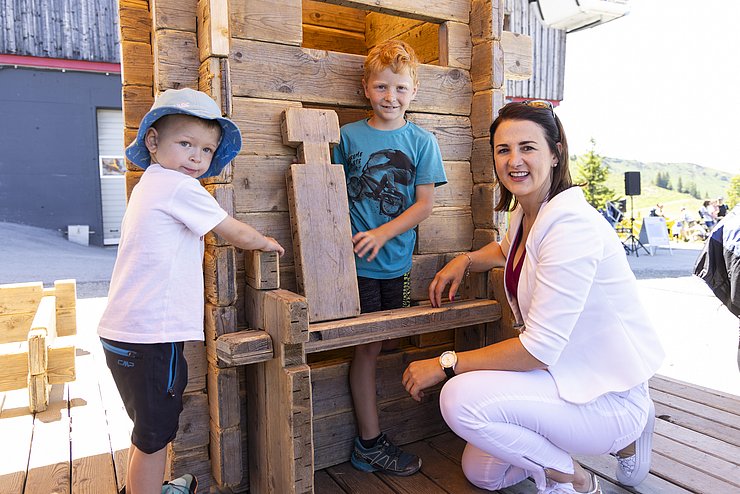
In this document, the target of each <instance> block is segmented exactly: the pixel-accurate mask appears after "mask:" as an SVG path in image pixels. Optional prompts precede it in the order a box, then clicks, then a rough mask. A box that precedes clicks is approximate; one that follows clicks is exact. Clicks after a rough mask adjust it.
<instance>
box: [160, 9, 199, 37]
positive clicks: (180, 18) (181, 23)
mask: <svg viewBox="0 0 740 494" xmlns="http://www.w3.org/2000/svg"><path fill="white" fill-rule="evenodd" d="M149 3H150V5H149V7H150V9H151V12H152V25H153V28H154V30H155V31H159V30H161V29H176V30H179V31H188V32H191V33H194V32H195V31H196V29H197V26H196V17H195V15H193V14H194V13H195V12H196V6H197V0H150V2H149ZM153 36H159V33H156V34H154V35H153Z"/></svg>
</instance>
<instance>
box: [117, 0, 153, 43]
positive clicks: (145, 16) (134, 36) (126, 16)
mask: <svg viewBox="0 0 740 494" xmlns="http://www.w3.org/2000/svg"><path fill="white" fill-rule="evenodd" d="M118 19H119V22H120V26H121V40H123V41H138V42H141V43H149V37H150V35H151V32H152V16H151V14H150V13H149V8H148V5H147V2H138V3H134V2H119V3H118Z"/></svg>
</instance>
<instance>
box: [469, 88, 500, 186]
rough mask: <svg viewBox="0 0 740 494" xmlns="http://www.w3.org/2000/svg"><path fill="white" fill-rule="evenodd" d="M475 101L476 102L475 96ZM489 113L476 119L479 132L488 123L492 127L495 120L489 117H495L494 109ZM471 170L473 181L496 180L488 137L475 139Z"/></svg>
mask: <svg viewBox="0 0 740 494" xmlns="http://www.w3.org/2000/svg"><path fill="white" fill-rule="evenodd" d="M491 94H492V93H491ZM502 96H503V93H502ZM473 102H474V103H475V102H476V98H475V96H474V97H473ZM502 102H503V99H502ZM478 110H481V109H478ZM474 112H475V110H474ZM475 113H476V115H481V113H480V111H477V112H475ZM487 113H488V115H487V116H484V117H483V118H482V119H481V120H477V121H476V129H478V130H477V132H478V133H480V132H481V130H480V129H482V128H484V127H485V125H486V124H488V129H490V127H491V124H492V123H493V120H491V121H488V119H489V118H492V117H493V113H492V109H491V110H488V112H487ZM472 120H473V114H471V122H472ZM488 129H486V132H489V130H488ZM470 171H471V172H472V174H473V182H475V183H476V184H479V183H491V182H494V181H495V180H496V176H495V173H494V170H493V152H492V151H491V143H490V141H489V138H488V137H480V138H476V139H473V151H472V153H471V156H470Z"/></svg>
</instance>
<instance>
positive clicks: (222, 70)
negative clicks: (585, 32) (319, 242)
mask: <svg viewBox="0 0 740 494" xmlns="http://www.w3.org/2000/svg"><path fill="white" fill-rule="evenodd" d="M503 23H504V3H503V0H472V1H471V0H449V1H446V2H442V3H436V4H429V3H425V2H418V1H416V0H393V1H381V2H378V1H370V0H337V1H329V2H317V1H313V0H304V1H302V2H301V1H300V0H280V1H277V2H276V1H267V0H228V1H227V0H198V1H196V0H186V1H180V0H177V1H176V0H149V1H146V0H138V1H137V0H121V1H120V24H121V44H122V54H123V55H122V65H123V67H122V69H123V70H122V79H123V108H124V121H125V126H126V128H125V144H128V143H129V142H131V141H132V140H133V139H134V137H135V134H136V131H137V126H138V123H139V121H140V120H141V118H142V116H143V115H144V114H145V113H146V112H147V111H148V109H149V107H150V106H151V104H152V102H153V100H154V97H155V95H157V94H159V93H161V92H162V91H164V90H166V89H169V88H183V87H190V88H194V89H200V90H202V91H205V92H206V93H208V94H209V95H210V96H211V97H213V98H214V100H216V101H217V102H218V103H219V105H220V106H221V108H222V112H223V114H224V115H226V116H228V117H230V118H231V119H233V120H234V121H235V122H236V123H237V125H238V126H239V127H240V129H241V131H242V134H243V148H242V152H241V154H240V155H239V156H237V158H236V159H235V160H234V161H233V162H232V164H231V165H229V166H228V167H227V168H226V169H225V170H224V171H223V172H222V173H221V174H220V176H218V177H212V178H208V179H204V180H202V182H203V185H204V186H205V187H206V188H207V189H208V190H209V191H210V192H211V193H212V194H213V195H214V197H215V198H216V199H217V200H218V202H219V203H220V204H221V205H222V206H223V207H224V209H226V210H227V211H228V212H229V213H230V214H232V215H234V216H235V217H236V218H237V219H239V220H242V221H244V222H246V223H248V224H250V225H252V226H253V227H255V228H256V229H257V230H259V231H261V232H263V233H264V234H266V235H270V236H272V237H274V238H276V239H277V240H278V241H279V242H280V243H281V244H282V245H283V246H284V247H285V248H286V253H285V255H284V256H283V257H282V258H281V259H280V260H279V262H277V259H276V258H275V256H271V255H266V254H262V255H260V254H258V253H253V252H242V251H240V250H238V249H235V248H234V247H233V246H231V245H228V244H227V243H226V242H225V241H224V240H223V239H221V238H219V237H218V236H217V235H215V234H209V235H208V236H207V238H206V253H205V262H204V270H205V283H206V286H205V293H206V320H205V338H206V343H205V345H203V344H202V343H197V342H191V343H188V344H187V345H186V356H187V359H188V362H189V366H190V378H189V383H188V387H187V389H186V394H185V396H184V407H185V408H184V411H183V414H182V416H181V419H180V432H179V433H178V436H177V439H176V440H175V441H174V442H173V443H172V444H171V445H170V448H169V455H168V456H169V460H170V461H169V465H170V469H171V473H172V475H174V476H177V475H180V474H182V473H183V472H192V473H195V474H197V475H198V477H199V479H201V489H207V488H208V487H209V486H214V487H218V488H228V489H231V490H233V491H236V492H244V491H246V490H249V491H250V492H255V493H258V492H278V493H288V492H301V493H302V492H313V490H314V472H315V471H318V470H320V469H322V468H326V467H329V466H331V465H335V464H337V463H342V462H344V461H346V460H347V458H348V457H349V453H350V451H351V444H352V440H353V438H354V436H355V435H356V432H355V422H354V420H355V419H354V412H353V409H352V403H351V397H350V393H349V387H348V378H347V375H348V369H349V360H350V356H351V349H352V347H353V346H354V345H356V344H358V343H365V342H369V341H378V340H385V339H391V338H401V341H402V345H401V347H400V350H398V351H396V352H393V353H389V354H387V355H381V358H380V359H379V362H378V382H379V384H378V403H379V413H380V418H381V422H382V424H383V428H384V430H387V431H388V434H389V436H390V437H391V438H392V439H393V440H394V441H396V442H397V443H399V444H404V443H408V442H412V441H416V440H419V439H423V438H425V437H429V436H432V435H434V434H439V433H441V432H444V431H446V430H447V429H446V425H445V424H444V421H443V420H442V418H441V415H440V412H439V407H438V403H437V397H438V393H439V387H437V388H435V389H433V390H431V392H429V393H427V395H428V397H427V398H426V399H425V400H424V402H423V403H422V404H420V405H417V404H416V403H415V402H414V401H413V400H412V399H411V398H410V397H409V396H408V395H407V393H406V392H405V390H404V389H403V387H402V386H401V383H400V375H401V373H402V371H403V368H404V367H405V366H406V365H407V363H408V362H409V361H411V360H415V359H419V358H427V357H430V356H433V355H439V354H440V353H441V352H442V351H444V350H446V349H451V348H455V349H457V350H464V349H470V348H476V347H479V346H481V345H485V344H487V343H489V342H492V341H494V340H497V339H501V338H505V337H508V336H510V335H511V328H510V324H509V325H507V322H509V323H510V314H509V313H508V307H502V306H501V305H499V304H498V303H497V302H496V301H495V299H496V298H497V297H496V296H495V294H494V293H492V292H493V288H489V282H488V280H487V277H486V276H475V277H471V279H470V281H469V283H468V286H466V289H465V292H466V297H464V299H465V300H462V301H458V302H455V303H453V304H449V305H446V306H445V307H443V308H441V309H432V308H431V307H430V306H429V304H428V302H427V303H425V299H427V294H426V288H427V286H428V284H429V282H430V281H431V279H432V278H433V276H434V274H435V273H436V271H437V270H438V269H440V268H441V267H442V266H443V265H444V264H445V263H446V262H447V261H448V260H449V259H451V257H453V256H455V255H457V254H459V253H460V252H466V251H470V250H471V249H474V248H478V247H480V246H482V245H484V244H485V243H487V242H489V241H491V240H492V239H496V238H498V235H499V232H500V231H502V230H500V229H499V226H500V225H502V224H503V223H504V221H505V219H504V218H503V217H499V215H498V214H497V213H494V211H493V206H494V203H495V194H496V192H495V184H494V183H493V180H494V178H493V162H492V157H491V153H490V148H489V144H488V138H489V136H488V131H489V126H490V123H491V122H492V120H493V117H494V115H495V114H496V113H497V111H498V108H500V107H501V106H502V105H503V104H504V100H505V89H504V87H505V84H506V80H507V79H509V80H513V79H526V78H528V77H529V76H530V75H531V68H532V41H531V38H529V37H528V36H525V35H519V34H515V33H512V32H508V31H504V30H503ZM391 38H397V39H402V40H404V41H407V42H408V43H409V44H411V45H412V46H413V47H414V49H415V50H416V52H417V54H418V55H419V58H420V61H421V62H422V65H421V66H420V68H419V79H420V89H419V93H418V96H417V98H416V100H415V101H414V102H413V103H412V104H411V107H410V109H409V112H408V113H407V118H408V119H409V120H411V121H413V122H415V123H417V124H419V125H421V126H422V127H424V128H426V129H427V130H429V131H431V132H433V133H434V134H435V135H436V137H437V139H438V141H439V144H440V149H441V152H442V157H443V160H444V165H445V170H446V173H447V177H448V183H447V184H446V185H445V186H444V187H441V188H439V189H438V190H437V192H436V194H435V204H434V210H433V213H432V214H431V216H430V217H429V218H428V219H427V220H425V221H424V222H422V223H421V224H420V225H419V226H418V239H417V246H416V250H415V255H414V260H413V268H412V274H411V278H412V291H411V295H412V303H413V306H412V307H411V308H408V309H399V310H396V311H389V312H383V313H375V314H363V315H361V316H357V315H356V313H357V312H358V311H357V312H354V313H349V314H348V315H345V316H341V317H344V318H342V319H339V320H336V319H337V317H338V316H337V314H334V313H331V312H329V313H328V314H329V315H323V316H322V315H321V314H317V313H316V307H318V306H319V305H323V304H326V303H327V300H330V299H332V298H333V297H335V295H336V294H337V293H340V292H342V290H335V291H332V290H331V289H329V287H328V286H327V287H326V288H325V289H324V290H323V292H322V291H321V290H319V291H318V292H317V293H311V292H310V290H309V287H308V284H307V280H309V281H310V280H312V281H314V282H316V281H318V282H319V284H321V283H324V284H325V285H326V283H325V282H326V279H319V280H316V279H312V278H311V277H316V276H318V277H320V276H321V273H322V272H323V271H322V270H324V269H325V268H327V267H331V266H321V265H320V261H319V260H318V259H317V257H316V256H314V257H311V256H306V255H305V254H306V252H307V250H308V249H300V246H301V245H303V244H305V243H306V242H307V240H306V238H305V235H304V234H301V235H302V237H301V238H300V240H297V236H298V235H297V234H296V231H297V227H298V226H299V225H297V224H296V223H300V222H301V221H302V220H301V217H300V216H301V215H300V214H299V213H300V211H301V210H300V209H298V210H297V208H296V207H291V204H293V203H294V202H295V201H300V198H299V194H298V193H297V192H296V191H295V190H296V188H297V187H298V188H300V187H302V186H301V185H300V183H301V182H300V179H297V178H296V173H297V172H295V171H291V168H293V167H296V166H300V167H304V168H303V169H304V170H315V169H318V168H314V167H319V164H317V163H315V160H314V161H311V160H310V159H307V158H308V156H309V155H311V153H309V152H307V149H308V147H307V144H306V140H307V139H308V138H306V137H302V138H301V137H291V131H292V129H294V125H292V124H290V121H291V120H292V119H293V118H294V117H292V115H302V113H301V112H302V111H303V112H305V111H318V112H319V113H321V114H322V115H335V116H334V117H333V118H334V119H337V127H336V129H337V130H338V125H339V124H344V123H348V122H351V121H355V120H358V119H360V118H364V117H365V116H366V115H367V112H368V109H369V105H368V103H367V101H366V99H365V97H364V94H363V92H362V90H361V84H360V81H361V79H362V73H363V72H362V71H363V62H364V57H365V55H366V54H367V52H368V50H369V49H370V48H372V47H373V46H374V45H375V44H377V43H378V42H380V41H383V40H386V39H391ZM295 118H299V117H295ZM322 118H323V117H322ZM329 118H331V117H329ZM327 125H329V126H330V127H331V126H332V125H333V124H327ZM336 138H338V135H337V136H336ZM319 141H321V139H319ZM329 142H336V141H332V139H330V138H325V139H324V140H323V142H318V143H315V144H318V145H319V147H320V146H325V150H326V151H328V146H329ZM301 143H302V144H301ZM294 146H299V150H298V151H299V152H298V155H299V156H300V157H301V158H304V160H303V163H305V164H303V165H294V164H293V163H294V161H296V149H295V148H294ZM318 154H319V155H321V154H322V153H321V152H319V153H318ZM326 156H328V155H326ZM127 166H128V171H127V173H126V180H127V188H128V190H129V192H130V190H131V189H132V188H133V187H134V186H135V184H136V182H137V181H138V179H139V177H140V176H141V173H142V172H141V170H139V169H138V168H136V167H135V165H133V164H131V163H128V164H127ZM335 168H337V169H339V168H340V167H335ZM286 173H288V175H289V176H292V181H291V183H292V184H293V185H292V186H291V185H290V184H289V185H288V186H286ZM342 180H343V177H342ZM303 183H304V184H305V181H304V182H303ZM342 185H343V184H342ZM342 188H343V187H342ZM318 194H319V195H320V194H321V191H318ZM316 200H317V201H321V200H323V198H322V197H318V196H317V197H316ZM304 221H305V220H304ZM292 223H293V224H292ZM344 241H345V246H349V252H350V255H351V240H350V238H349V237H348V238H346V239H345V240H344ZM338 242H339V243H341V242H340V241H338ZM299 251H301V252H300V255H299ZM344 276H346V277H349V278H352V277H354V276H355V274H354V270H352V271H350V272H346V273H344ZM327 278H328V277H327ZM314 285H316V283H314ZM329 285H330V286H334V285H331V284H329ZM495 286H498V285H497V283H495V282H494V281H492V282H491V283H490V287H495ZM350 292H351V289H350ZM498 295H499V297H500V294H498ZM499 299H500V300H501V298H499ZM504 305H506V304H504Z"/></svg>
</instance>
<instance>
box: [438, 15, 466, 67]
mask: <svg viewBox="0 0 740 494" xmlns="http://www.w3.org/2000/svg"><path fill="white" fill-rule="evenodd" d="M472 50H473V42H472V41H471V39H470V28H469V27H468V25H467V24H462V23H460V22H452V21H447V22H444V23H442V24H441V25H440V26H439V64H440V65H442V66H443V67H458V68H461V69H465V70H470V63H471V60H470V59H471V57H472Z"/></svg>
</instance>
